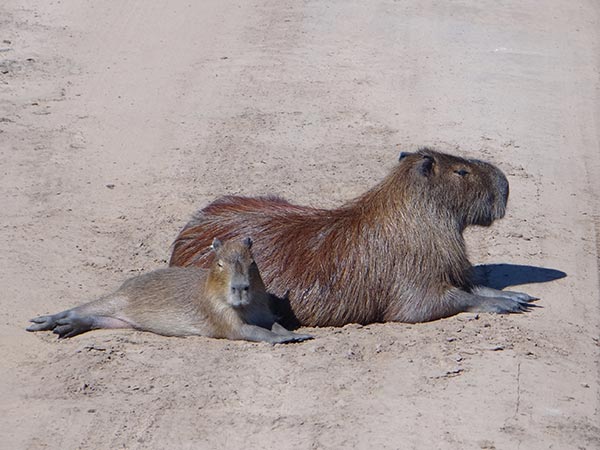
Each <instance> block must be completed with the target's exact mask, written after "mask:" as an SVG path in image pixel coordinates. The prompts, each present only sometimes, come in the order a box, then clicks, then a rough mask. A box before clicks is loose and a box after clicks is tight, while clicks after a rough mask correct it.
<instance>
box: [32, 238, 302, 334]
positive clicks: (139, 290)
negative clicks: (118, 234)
mask: <svg viewBox="0 0 600 450" xmlns="http://www.w3.org/2000/svg"><path fill="white" fill-rule="evenodd" d="M251 245H252V241H251V240H250V239H245V240H244V241H243V242H233V241H229V242H226V243H225V244H222V243H221V241H219V240H218V239H215V240H214V241H213V245H212V248H213V250H214V251H213V252H211V254H213V255H214V261H213V262H212V264H211V266H210V269H209V270H205V269H200V268H193V267H192V268H178V267H170V268H167V269H161V270H156V271H154V272H151V273H148V274H145V275H141V276H138V277H135V278H132V279H129V280H127V281H125V282H124V283H123V285H122V286H121V287H120V288H119V289H118V290H117V291H116V292H115V293H113V294H110V295H108V296H106V297H103V298H100V299H98V300H96V301H93V302H90V303H86V304H85V305H82V306H78V307H76V308H72V309H70V310H67V311H63V312H61V313H58V314H54V315H51V316H41V317H37V318H35V319H32V322H33V323H34V325H31V326H30V327H29V328H28V331H42V330H53V332H54V333H56V334H58V335H59V337H72V336H75V335H77V334H80V333H84V332H86V331H89V330H92V329H98V328H135V329H138V330H144V331H151V332H154V333H158V334H162V335H167V336H189V335H201V336H208V337H215V338H227V339H246V340H252V341H267V342H271V343H282V342H291V341H301V340H304V339H308V338H309V336H307V335H298V334H295V333H292V332H290V331H288V330H286V329H284V328H283V327H281V326H280V325H279V324H277V323H276V321H275V316H274V314H273V313H272V311H271V309H270V297H269V295H268V294H267V293H266V291H265V286H264V283H263V281H262V278H261V276H260V273H259V272H258V268H257V267H256V263H255V262H254V259H253V257H252V253H251V251H250V247H251Z"/></svg>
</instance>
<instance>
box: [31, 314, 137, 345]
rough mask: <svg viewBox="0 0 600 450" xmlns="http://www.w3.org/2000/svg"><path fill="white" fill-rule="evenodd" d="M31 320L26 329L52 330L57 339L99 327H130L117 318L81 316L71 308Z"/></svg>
mask: <svg viewBox="0 0 600 450" xmlns="http://www.w3.org/2000/svg"><path fill="white" fill-rule="evenodd" d="M31 322H33V325H30V326H29V327H28V328H27V331H48V330H52V332H53V333H54V334H58V337H59V339H63V338H70V337H73V336H77V335H78V334H81V333H85V332H86V331H90V330H95V329H99V328H128V327H131V325H130V324H128V323H127V322H125V321H123V320H120V319H117V318H113V317H102V316H81V315H79V314H78V313H77V312H75V311H73V310H71V309H69V310H67V311H62V312H59V313H57V314H53V315H50V316H40V317H36V318H34V319H31Z"/></svg>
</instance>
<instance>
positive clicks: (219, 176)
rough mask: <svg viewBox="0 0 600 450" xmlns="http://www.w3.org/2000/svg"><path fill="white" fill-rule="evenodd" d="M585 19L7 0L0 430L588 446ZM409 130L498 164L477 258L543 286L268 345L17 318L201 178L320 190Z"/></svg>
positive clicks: (591, 338) (309, 194)
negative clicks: (508, 303)
mask: <svg viewBox="0 0 600 450" xmlns="http://www.w3.org/2000/svg"><path fill="white" fill-rule="evenodd" d="M599 38H600V7H599V6H598V3H597V2H596V1H594V0H588V1H585V0H580V1H573V2H565V1H561V0H548V1H546V2H543V3H542V2H538V1H534V0H529V1H518V0H512V1H506V2H495V1H460V0H459V1H452V2H436V1H433V0H431V1H429V0H425V1H420V0H419V1H416V0H415V1H409V0H406V1H386V0H381V1H370V2H364V1H330V0H323V1H314V0H304V1H292V0H251V1H241V0H218V1H217V0H210V1H209V0H207V1H202V2H188V1H181V0H173V1H168V2H167V1H153V2H144V1H124V2H95V1H80V0H79V1H75V0H61V1H53V2H48V1H41V0H37V1H36V0H5V1H3V2H2V3H1V4H0V167H1V177H0V211H1V221H0V230H1V231H0V291H1V292H2V294H1V296H0V305H1V308H0V317H1V318H2V320H1V326H0V351H1V353H2V363H1V365H0V398H1V400H0V417H2V419H1V420H0V447H1V448H6V449H44V448H49V449H59V448H60V449H64V448H68V449H90V450H91V449H118V448H125V449H146V448H149V449H164V448H173V449H205V448H206V449H235V448H279V449H288V448H289V449H342V448H343V449H346V448H377V449H413V448H414V449H435V448H441V449H458V448H461V449H463V448H464V449H480V448H481V449H494V448H495V449H517V448H520V449H548V448H552V449H598V448H600V411H599V408H600V401H599V399H600V396H599V367H600V363H599V354H600V346H599V345H600V329H599V327H600V311H599V300H600V296H599V286H598V255H599V251H598V241H599V240H600V218H599V214H600V199H599V195H600V185H599V180H600V142H599V141H600V134H599V130H600V90H599V87H600V85H599V67H600V39H599ZM424 144H428V145H435V146H437V147H438V148H440V149H443V150H447V151H451V152H456V153H458V154H461V155H467V156H475V157H480V158H483V159H486V160H489V161H492V162H494V163H496V164H497V165H498V166H500V167H501V168H502V169H503V170H504V171H505V172H506V174H507V176H508V178H509V180H510V183H511V199H510V202H509V211H508V214H507V217H506V218H505V219H504V220H502V221H499V222H498V223H496V224H495V225H494V226H493V227H491V228H489V229H474V230H471V231H469V232H468V234H467V240H468V242H469V247H470V253H471V258H472V260H473V262H474V263H475V264H483V265H486V266H484V270H483V271H484V272H485V273H487V275H488V281H489V282H491V283H492V284H494V285H496V286H499V287H507V286H511V285H518V286H517V287H516V288H513V289H516V290H522V291H525V292H528V293H530V294H532V295H536V296H539V297H540V298H541V300H540V301H539V304H540V305H541V306H543V308H538V309H536V310H534V311H532V312H531V313H528V314H524V315H517V316H502V317H500V316H490V315H481V316H475V315H472V314H471V315H468V314H463V315H460V316H457V317H453V318H450V319H446V320H441V321H437V322H434V323H427V324H419V325H406V324H395V323H390V324H375V325H370V326H365V327H360V326H356V325H349V326H346V327H344V328H341V329H334V328H321V329H305V331H308V332H310V333H313V334H314V335H315V336H316V339H314V340H313V341H310V342H306V343H302V344H298V345H289V346H274V347H271V346H269V345H266V344H252V343H246V342H231V341H219V340H211V339H205V338H189V339H179V338H165V337H160V336H155V335H151V334H148V333H140V332H134V331H97V332H92V333H88V334H85V335H82V336H80V337H77V338H74V339H72V340H66V341H57V340H56V339H55V337H54V336H53V335H51V334H49V333H36V334H32V333H27V332H25V331H24V329H25V327H26V326H27V321H28V319H29V318H31V317H33V316H36V315H39V314H44V313H49V312H57V311H59V310H62V309H66V308H68V307H71V306H74V305H76V304H78V303H81V302H84V301H87V300H90V299H92V298H94V297H96V296H99V295H100V294H103V293H105V292H107V291H108V290H111V289H113V288H115V287H116V286H118V285H119V284H120V282H122V281H123V280H124V279H125V278H127V277H129V276H131V275H133V274H136V273H139V272H144V271H148V270H152V269H155V268H158V267H161V266H164V265H165V264H166V260H167V259H168V257H169V250H170V249H169V246H170V244H171V242H172V240H173V239H174V237H175V236H176V234H177V232H178V231H179V229H180V228H181V227H182V226H183V224H184V223H185V222H186V221H187V220H188V218H189V217H190V216H191V214H192V213H193V211H194V210H196V209H197V208H199V207H201V206H202V205H204V204H206V203H207V202H208V201H210V200H211V199H214V198H215V197H217V196H219V195H222V194H237V193H241V194H247V195H256V194H266V193H273V194H280V195H283V196H284V197H286V198H288V199H290V200H292V201H295V202H300V203H305V204H310V205H314V206H326V207H332V206H335V205H339V204H341V203H342V202H343V201H345V200H348V199H350V198H352V197H354V196H355V195H357V194H359V193H361V192H363V191H364V190H366V189H367V188H369V187H370V186H372V185H373V184H374V183H376V182H377V181H378V180H380V179H381V178H382V177H383V176H384V175H385V174H386V173H387V171H388V170H389V169H390V168H391V167H392V166H393V164H394V163H395V161H396V157H397V154H398V152H399V151H400V150H407V149H409V150H410V149H414V148H415V147H417V146H420V145H424ZM496 264H504V265H502V266H498V265H496ZM564 274H566V276H564Z"/></svg>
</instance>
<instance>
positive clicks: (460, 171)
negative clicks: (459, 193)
mask: <svg viewBox="0 0 600 450" xmlns="http://www.w3.org/2000/svg"><path fill="white" fill-rule="evenodd" d="M454 173H456V174H458V175H460V176H461V177H464V176H465V175H468V174H469V171H468V170H465V169H458V170H455V171H454Z"/></svg>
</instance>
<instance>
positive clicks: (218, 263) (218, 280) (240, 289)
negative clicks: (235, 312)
mask: <svg viewBox="0 0 600 450" xmlns="http://www.w3.org/2000/svg"><path fill="white" fill-rule="evenodd" d="M251 247H252V240H251V239H250V238H245V239H243V240H242V241H234V240H231V241H226V242H225V243H223V242H221V241H220V240H219V239H216V238H215V239H214V240H213V243H212V249H213V250H214V252H215V259H214V262H213V264H212V267H211V270H210V281H211V283H212V284H213V286H211V287H212V288H213V289H214V288H215V287H218V289H222V291H221V293H222V294H224V295H225V298H226V299H227V303H228V304H229V305H230V306H233V307H234V308H239V307H244V306H247V305H248V304H249V303H250V302H251V301H252V293H253V292H254V290H256V288H257V283H260V284H261V285H262V280H260V275H259V274H258V268H257V267H256V263H255V262H254V258H253V257H252V252H251V250H250V248H251ZM215 285H216V286H215Z"/></svg>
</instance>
